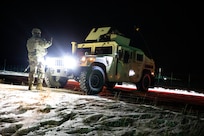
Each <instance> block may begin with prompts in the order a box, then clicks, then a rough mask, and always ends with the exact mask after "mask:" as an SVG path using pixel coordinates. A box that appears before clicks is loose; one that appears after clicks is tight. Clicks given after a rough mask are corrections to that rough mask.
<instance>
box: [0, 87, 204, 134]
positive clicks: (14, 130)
mask: <svg viewBox="0 0 204 136" xmlns="http://www.w3.org/2000/svg"><path fill="white" fill-rule="evenodd" d="M27 88H28V87H27V86H23V85H9V84H0V135H2V136H21V135H27V136H85V135H86V136H137V135H143V136H144V135H145V136H155V135H168V136H170V135H185V136H194V135H195V136H201V135H204V130H203V129H202V128H203V127H204V118H199V117H197V116H193V115H184V114H182V112H175V111H171V110H164V109H162V108H159V107H156V106H152V105H145V104H131V103H126V102H124V101H120V100H118V99H116V100H114V99H108V98H104V97H101V96H89V95H82V94H72V93H68V92H64V91H58V90H57V89H55V90H53V89H51V88H46V91H37V90H32V91H28V90H27ZM158 89H159V90H163V91H167V90H168V91H170V89H162V88H152V90H158ZM171 91H175V90H171ZM184 92H186V91H185V90H184ZM190 93H195V92H193V91H191V92H190ZM195 94H197V95H202V96H203V94H198V93H195Z"/></svg>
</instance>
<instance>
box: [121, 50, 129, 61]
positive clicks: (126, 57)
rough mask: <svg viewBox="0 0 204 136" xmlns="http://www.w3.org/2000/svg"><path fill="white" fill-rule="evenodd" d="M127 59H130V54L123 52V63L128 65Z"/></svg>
mask: <svg viewBox="0 0 204 136" xmlns="http://www.w3.org/2000/svg"><path fill="white" fill-rule="evenodd" d="M129 57H130V54H129V52H128V51H125V54H124V59H123V60H124V63H128V60H129Z"/></svg>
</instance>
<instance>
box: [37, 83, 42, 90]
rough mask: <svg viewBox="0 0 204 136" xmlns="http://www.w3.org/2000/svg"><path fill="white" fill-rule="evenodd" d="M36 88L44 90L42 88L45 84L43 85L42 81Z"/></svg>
mask: <svg viewBox="0 0 204 136" xmlns="http://www.w3.org/2000/svg"><path fill="white" fill-rule="evenodd" d="M36 89H37V90H41V91H42V90H43V85H42V83H38V84H37V86H36Z"/></svg>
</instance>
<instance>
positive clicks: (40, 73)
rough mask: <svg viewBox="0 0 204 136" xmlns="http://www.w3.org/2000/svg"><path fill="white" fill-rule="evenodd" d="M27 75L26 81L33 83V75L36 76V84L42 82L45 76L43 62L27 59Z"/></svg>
mask: <svg viewBox="0 0 204 136" xmlns="http://www.w3.org/2000/svg"><path fill="white" fill-rule="evenodd" d="M29 67H30V71H29V75H28V83H29V84H34V82H35V77H36V78H37V84H42V83H43V80H44V77H45V66H44V62H42V61H37V60H29Z"/></svg>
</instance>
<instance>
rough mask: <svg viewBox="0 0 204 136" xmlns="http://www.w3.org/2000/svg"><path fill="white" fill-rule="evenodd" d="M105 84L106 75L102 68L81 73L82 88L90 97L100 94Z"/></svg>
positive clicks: (93, 68) (92, 68) (95, 67)
mask: <svg viewBox="0 0 204 136" xmlns="http://www.w3.org/2000/svg"><path fill="white" fill-rule="evenodd" d="M104 83H105V73H104V71H103V69H102V68H101V67H98V66H93V67H91V68H90V69H89V70H87V71H83V72H81V75H80V88H81V89H82V90H83V91H85V92H86V94H88V95H94V94H98V93H100V92H101V91H102V89H103V86H104Z"/></svg>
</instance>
